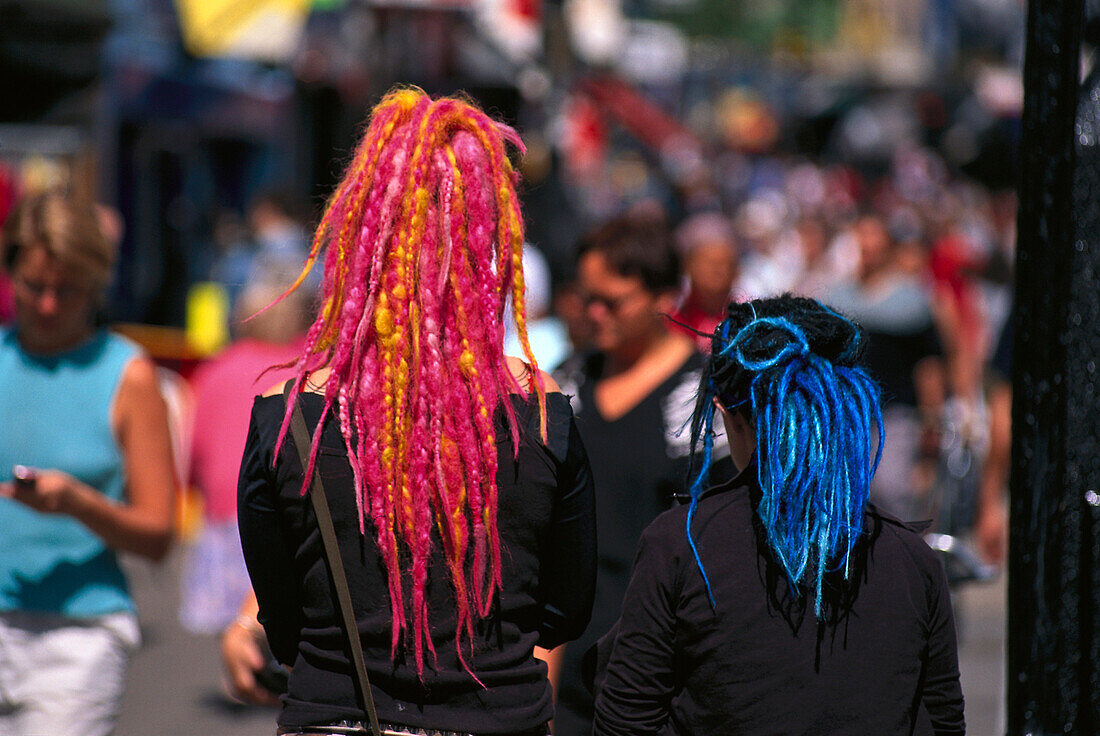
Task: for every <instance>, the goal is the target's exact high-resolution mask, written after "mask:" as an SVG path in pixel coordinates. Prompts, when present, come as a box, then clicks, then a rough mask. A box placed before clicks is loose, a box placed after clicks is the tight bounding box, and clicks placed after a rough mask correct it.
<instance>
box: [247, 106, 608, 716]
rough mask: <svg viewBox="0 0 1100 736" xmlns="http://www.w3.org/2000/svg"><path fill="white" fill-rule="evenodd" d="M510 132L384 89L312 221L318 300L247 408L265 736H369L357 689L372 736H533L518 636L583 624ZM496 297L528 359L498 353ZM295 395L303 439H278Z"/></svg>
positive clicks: (579, 471)
mask: <svg viewBox="0 0 1100 736" xmlns="http://www.w3.org/2000/svg"><path fill="white" fill-rule="evenodd" d="M509 142H510V143H512V144H514V145H517V146H518V145H519V138H518V136H517V135H516V134H515V132H514V131H512V130H511V129H510V128H507V127H506V126H503V125H501V124H498V123H496V122H494V121H492V120H491V119H489V118H488V117H487V116H486V115H485V114H484V113H483V112H481V111H480V110H478V109H476V108H475V107H473V106H472V105H470V104H469V103H466V102H463V101H461V100H458V99H453V98H442V99H438V100H432V99H430V98H429V97H428V96H427V95H425V94H424V93H423V92H420V91H418V90H398V91H395V92H392V93H390V94H389V95H387V96H386V97H385V98H383V100H382V101H381V102H380V103H379V105H378V106H377V107H376V108H375V109H374V112H373V113H372V117H371V121H370V124H369V127H368V129H367V131H366V133H365V134H364V137H363V140H362V142H361V144H360V146H359V149H358V152H357V154H356V156H355V159H354V160H353V162H352V163H351V165H350V166H349V168H348V170H347V174H346V175H345V177H344V179H343V181H342V182H341V183H340V185H339V187H338V188H337V190H336V192H335V193H334V194H333V196H332V199H331V200H330V203H329V207H328V211H327V212H326V214H325V216H324V218H323V219H322V221H321V225H320V227H319V229H318V235H317V238H316V240H315V246H314V248H315V250H314V253H313V255H314V256H316V255H317V251H318V250H319V249H320V248H321V246H323V245H327V247H328V251H327V257H326V259H325V274H324V284H325V291H324V303H325V306H324V307H323V308H322V309H321V310H320V312H319V314H318V315H317V319H316V321H315V322H314V324H313V327H312V328H311V329H310V330H309V332H308V334H307V340H306V344H305V347H304V349H303V351H302V354H301V356H300V358H299V362H298V372H297V377H296V379H295V380H294V381H293V382H288V383H287V385H286V386H285V387H284V386H276V387H275V388H274V389H273V390H271V391H269V392H268V394H267V395H265V396H264V397H261V398H258V399H257V400H256V402H255V404H254V407H253V410H252V421H251V425H250V427H249V435H248V439H247V442H246V446H245V453H244V460H243V463H242V467H241V480H240V490H239V507H238V516H239V520H240V529H241V543H242V546H243V548H244V553H245V560H246V561H247V564H248V570H249V574H250V576H251V579H252V583H253V586H254V588H255V591H256V596H257V599H258V602H259V621H260V622H261V623H262V624H263V626H264V629H265V630H266V632H267V637H268V640H269V642H270V645H271V649H272V651H273V652H274V654H275V656H276V657H277V658H278V659H279V661H281V662H283V663H285V664H287V665H292V670H291V674H290V679H289V684H288V691H287V694H286V695H285V696H284V697H283V707H282V711H281V714H280V716H279V724H280V733H283V734H307V733H309V734H333V733H341V734H346V733H355V734H366V733H368V732H369V731H368V729H369V724H368V720H369V719H370V718H369V711H370V710H371V709H370V707H369V706H368V705H367V702H369V701H370V700H373V703H374V705H376V706H377V716H378V719H379V720H380V721H381V723H382V728H383V729H384V733H424V732H428V733H433V734H442V735H443V736H454V735H455V734H480V733H486V734H488V733H493V734H513V735H516V736H524V735H528V736H535V735H536V734H543V735H544V734H547V733H548V730H547V725H546V724H547V722H548V721H549V719H550V718H551V717H552V716H553V700H552V692H551V688H550V683H549V682H548V680H547V677H546V666H545V665H544V664H543V663H541V662H539V661H538V660H536V659H535V657H534V655H533V650H534V647H535V646H536V645H537V646H541V647H545V648H553V647H555V646H557V645H559V644H561V643H562V642H564V641H568V640H571V639H573V638H574V637H575V636H577V635H578V634H579V633H580V632H581V631H582V630H583V629H584V626H585V624H586V623H587V622H588V616H589V612H590V609H591V605H592V589H593V585H594V582H595V536H594V534H595V530H594V526H595V524H594V519H593V509H592V505H593V502H592V484H591V476H590V473H589V469H588V462H587V460H586V458H585V454H584V449H583V446H582V445H581V442H580V438H579V435H578V432H577V430H576V427H575V425H574V423H573V420H572V416H571V412H570V409H569V402H568V400H567V399H566V398H565V397H564V396H563V395H562V394H561V393H560V392H558V391H557V387H556V385H555V384H554V383H553V381H552V379H551V378H550V377H549V376H547V375H545V374H543V373H542V372H541V371H539V370H538V369H537V366H535V365H533V363H534V360H533V358H532V356H531V351H530V349H529V347H528V345H527V339H526V335H525V329H524V328H525V322H526V310H525V309H524V300H523V283H524V278H523V266H522V263H523V261H522V250H521V249H522V244H523V225H522V220H521V218H520V213H519V204H518V198H517V196H516V191H515V184H516V182H515V177H514V174H513V171H512V168H511V164H510V163H509V159H508V157H507V155H506V150H505V145H506V144H507V143H509ZM509 296H510V297H511V298H512V299H513V300H514V301H513V307H514V314H515V321H516V327H517V331H518V334H519V338H520V343H521V345H523V348H524V357H525V359H526V361H524V360H520V359H517V358H509V357H506V356H505V355H504V353H503V350H502V345H503V340H504V326H503V324H502V323H503V315H504V311H505V303H506V300H507V299H508V297H509ZM295 407H297V408H298V409H300V410H301V412H302V414H303V415H304V417H305V423H306V424H307V425H308V426H309V427H311V428H313V429H312V431H313V433H314V437H313V443H312V447H304V446H302V445H303V444H304V442H300V441H299V440H296V439H295V437H294V436H293V435H289V434H288V435H285V436H284V433H285V432H286V429H287V426H288V422H289V421H290V417H291V415H292V412H294V411H295ZM299 453H301V455H304V456H305V457H306V460H305V462H304V463H303V462H302V461H301V460H300V459H299V458H300V454H299ZM303 465H304V466H305V467H304V468H303ZM315 472H316V477H317V478H318V479H320V482H322V483H323V484H324V488H325V495H326V496H327V497H328V504H329V507H330V511H331V516H332V521H333V524H334V527H335V534H336V536H337V544H338V546H339V551H338V558H337V559H339V561H340V563H341V565H342V567H343V568H344V570H345V571H346V577H347V581H348V586H349V588H350V598H351V604H352V607H353V609H354V616H355V627H356V629H355V630H356V631H358V635H359V636H360V637H361V640H362V651H363V655H364V660H365V661H364V666H365V669H366V670H367V672H368V673H369V679H370V684H369V686H366V685H364V686H363V691H362V692H358V693H357V690H358V687H357V682H361V681H360V680H359V678H357V677H356V674H355V672H356V670H355V669H354V668H353V664H352V661H351V658H350V657H349V653H348V651H349V642H348V640H347V638H346V636H347V635H348V634H349V633H350V632H348V631H341V628H342V627H341V624H340V621H341V618H340V613H339V611H338V610H337V603H336V601H335V600H334V596H333V593H332V590H333V581H332V578H331V577H330V574H329V569H330V567H329V565H328V564H327V563H326V554H325V553H323V552H322V548H321V544H320V543H319V540H318V536H319V534H318V522H317V518H316V515H315V513H314V509H313V507H312V506H311V498H310V496H311V495H312V494H313V493H314V492H315V489H314V491H309V488H310V481H311V477H313V475H314V473H315ZM307 491H308V493H307Z"/></svg>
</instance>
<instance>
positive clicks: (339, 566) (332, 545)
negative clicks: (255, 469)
mask: <svg viewBox="0 0 1100 736" xmlns="http://www.w3.org/2000/svg"><path fill="white" fill-rule="evenodd" d="M290 385H291V382H290V381H288V382H287V385H286V386H285V387H284V389H283V395H284V396H286V393H287V391H288V390H289V388H290ZM290 431H291V432H292V434H293V436H294V444H295V445H296V446H297V447H298V456H299V457H300V458H301V460H302V472H303V473H304V472H305V469H306V468H307V467H308V466H309V448H310V445H311V444H312V442H311V441H310V435H309V429H308V428H307V427H306V420H305V417H304V416H302V407H301V405H300V404H299V403H298V402H297V401H295V402H294V412H293V414H292V416H291V418H290ZM309 497H310V498H311V499H312V500H313V510H314V512H315V513H316V515H317V526H318V527H320V529H321V540H322V541H323V542H324V545H325V557H326V558H327V559H328V569H329V573H330V574H331V575H332V583H333V585H334V586H335V588H336V598H337V602H338V603H339V604H340V614H341V616H342V617H343V620H344V633H345V634H347V637H348V644H349V645H350V648H351V659H352V662H354V664H355V683H356V685H358V689H359V697H360V700H361V701H362V703H363V706H364V710H366V712H367V718H368V719H369V721H370V727H371V733H372V734H381V733H382V729H381V728H379V726H378V711H376V710H375V708H374V695H373V693H372V692H371V689H370V679H369V678H368V677H367V665H366V662H364V661H363V644H362V642H361V641H360V639H359V627H358V626H357V625H356V623H355V612H354V610H352V606H351V592H350V591H349V590H348V579H347V576H346V575H345V574H344V561H343V559H342V558H341V557H340V548H339V547H338V546H337V544H336V530H335V529H334V528H333V526H332V514H331V512H330V511H329V506H328V499H327V498H326V497H325V487H324V485H322V484H321V475H320V473H319V472H317V469H316V468H314V471H313V479H312V485H311V487H310V492H309Z"/></svg>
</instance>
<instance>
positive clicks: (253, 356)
mask: <svg viewBox="0 0 1100 736" xmlns="http://www.w3.org/2000/svg"><path fill="white" fill-rule="evenodd" d="M286 275H287V274H286V272H285V271H284V270H281V269H273V270H269V271H268V272H266V273H263V274H260V275H259V277H258V278H257V279H254V280H253V281H251V282H250V283H249V284H248V285H247V286H246V287H245V289H244V291H243V292H242V294H241V298H240V301H239V302H238V304H237V309H236V314H235V319H234V323H235V324H236V326H237V333H238V336H239V337H238V339H237V340H236V341H234V342H233V344H231V345H230V346H229V347H228V348H226V349H225V350H223V351H222V352H221V353H219V354H218V355H216V356H215V357H214V358H212V359H210V360H209V361H207V362H205V363H203V364H202V365H201V366H199V368H198V369H197V370H196V371H195V373H194V375H193V376H192V378H191V386H192V389H193V391H194V404H195V413H194V418H193V424H192V427H193V429H192V433H191V434H192V437H194V440H193V442H192V448H191V471H190V475H191V482H192V484H193V485H194V486H195V488H197V489H198V490H199V492H200V493H201V494H202V499H203V526H202V529H201V530H200V531H199V534H198V537H197V539H196V540H195V542H194V543H193V544H191V545H190V546H189V547H188V548H187V550H186V555H185V557H184V561H183V568H182V574H181V581H180V582H181V591H180V592H181V596H180V622H181V623H182V624H183V626H184V628H186V629H188V630H189V631H192V632H195V633H208V634H209V633H215V632H220V631H221V630H222V629H224V628H225V627H226V626H227V625H228V624H229V623H230V622H231V621H233V620H234V617H235V616H236V615H237V609H238V607H239V606H240V603H241V600H242V599H243V598H244V597H245V596H246V595H247V594H248V593H250V592H251V590H252V587H251V585H250V584H249V582H248V571H247V570H246V569H245V565H244V557H243V555H242V554H241V540H240V536H239V534H238V532H237V476H238V474H239V471H240V467H241V462H240V459H241V456H242V455H243V454H244V444H245V437H246V436H247V434H248V418H249V416H250V414H251V412H252V400H253V398H254V397H255V396H256V395H258V394H260V393H262V392H263V389H264V387H266V386H267V385H269V384H270V383H271V382H272V381H277V380H279V379H280V378H282V379H283V380H285V379H287V378H289V377H290V376H291V375H292V370H291V368H290V367H289V366H288V364H293V363H294V361H295V360H296V359H297V357H298V356H299V355H300V354H301V349H302V341H303V339H304V337H305V330H306V327H307V326H308V320H309V308H310V307H311V306H312V304H311V303H310V302H309V297H308V294H307V293H306V292H305V290H301V291H295V292H294V293H293V294H291V295H290V296H289V297H288V298H287V299H285V300H283V301H281V302H279V303H278V304H275V305H274V306H271V308H270V309H267V310H264V308H265V307H267V306H268V305H270V304H272V302H274V301H276V300H277V299H278V297H279V296H280V295H281V294H282V292H283V290H284V289H285V288H286V284H287V283H289V281H290V279H288V278H286ZM290 278H293V276H291V277H290ZM261 310H264V311H261ZM261 377H262V380H263V381H264V383H263V384H258V383H257V381H259V380H261Z"/></svg>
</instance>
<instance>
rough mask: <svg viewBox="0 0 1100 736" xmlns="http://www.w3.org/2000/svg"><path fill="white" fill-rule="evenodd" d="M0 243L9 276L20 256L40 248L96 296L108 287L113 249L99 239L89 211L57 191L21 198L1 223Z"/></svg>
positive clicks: (96, 223) (90, 208)
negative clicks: (79, 279) (78, 278)
mask: <svg viewBox="0 0 1100 736" xmlns="http://www.w3.org/2000/svg"><path fill="white" fill-rule="evenodd" d="M0 242H2V243H3V248H4V266H5V268H7V269H8V270H9V271H10V270H11V269H12V268H13V267H14V266H15V263H16V262H17V261H18V259H19V257H20V254H21V253H22V252H24V251H29V250H30V249H32V248H42V249H44V250H45V251H46V252H47V253H49V254H50V256H51V257H53V258H55V259H57V261H58V262H59V263H60V264H61V265H62V266H63V267H65V268H67V269H70V270H72V271H73V272H75V273H77V274H79V275H80V277H81V278H82V279H84V280H85V283H86V284H87V285H89V286H92V287H94V288H95V289H96V290H99V291H102V290H104V289H106V288H107V285H108V284H110V282H111V277H112V276H113V274H114V266H115V258H116V257H117V255H118V251H117V247H116V246H117V244H116V243H115V242H114V241H112V240H111V239H109V238H107V237H106V236H105V235H104V234H103V230H102V227H101V224H100V216H99V213H98V212H97V211H96V209H95V206H94V205H93V204H92V203H90V202H83V201H81V200H78V199H76V198H74V197H72V196H70V195H69V194H66V193H65V192H63V191H61V190H51V191H47V192H42V193H41V194H32V195H29V196H27V197H25V198H24V199H22V200H21V201H20V202H19V203H18V204H17V205H16V206H15V208H14V209H13V210H12V212H11V214H10V215H9V216H8V219H7V221H6V222H5V223H4V228H3V231H2V241H0Z"/></svg>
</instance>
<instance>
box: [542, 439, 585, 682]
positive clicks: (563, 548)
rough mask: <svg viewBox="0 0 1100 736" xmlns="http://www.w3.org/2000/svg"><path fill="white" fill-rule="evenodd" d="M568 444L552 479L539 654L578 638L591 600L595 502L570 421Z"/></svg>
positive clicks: (580, 445)
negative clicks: (556, 490)
mask: <svg viewBox="0 0 1100 736" xmlns="http://www.w3.org/2000/svg"><path fill="white" fill-rule="evenodd" d="M568 442H569V444H568V449H567V450H566V455H565V461H564V462H563V463H562V465H561V470H560V473H559V476H558V482H559V484H560V488H561V495H560V496H559V497H558V499H557V502H556V503H555V504H554V519H553V526H552V528H551V530H550V533H549V541H548V544H547V547H546V553H545V556H544V558H543V560H542V573H541V579H540V581H539V595H540V598H541V601H542V614H541V616H540V620H539V642H538V644H539V646H540V647H542V648H543V649H553V648H554V647H556V646H558V645H560V644H564V643H565V642H568V641H572V640H573V639H576V638H577V637H578V636H580V635H581V634H583V633H584V629H585V627H586V626H588V620H589V618H590V617H591V615H592V602H593V600H594V599H595V595H596V497H595V494H594V491H593V489H592V471H591V469H590V468H589V465H588V455H587V454H586V453H585V451H584V445H583V444H582V443H581V438H580V432H579V431H578V430H577V426H576V424H575V423H574V422H573V420H572V418H570V420H569V439H568ZM551 682H553V680H551Z"/></svg>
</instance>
